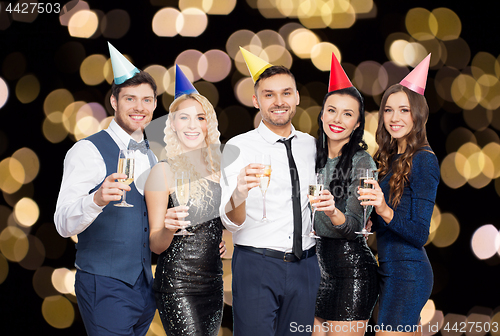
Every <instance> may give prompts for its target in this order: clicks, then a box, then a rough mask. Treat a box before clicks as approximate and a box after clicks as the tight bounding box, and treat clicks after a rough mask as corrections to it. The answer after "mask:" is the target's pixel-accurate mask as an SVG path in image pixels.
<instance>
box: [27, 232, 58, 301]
mask: <svg viewBox="0 0 500 336" xmlns="http://www.w3.org/2000/svg"><path fill="white" fill-rule="evenodd" d="M52 225H54V224H52ZM45 246H47V245H45ZM52 272H54V269H53V268H52V267H49V266H42V267H40V268H38V269H37V270H36V271H35V273H34V274H33V289H34V290H35V292H36V294H37V295H38V296H39V297H41V298H42V299H43V298H46V297H48V296H51V295H57V294H59V293H58V292H57V291H56V290H55V288H54V286H52V280H51V277H52Z"/></svg>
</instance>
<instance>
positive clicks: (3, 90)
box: [0, 77, 9, 109]
mask: <svg viewBox="0 0 500 336" xmlns="http://www.w3.org/2000/svg"><path fill="white" fill-rule="evenodd" d="M7 99H9V87H8V86H7V83H6V82H5V81H4V79H3V78H2V77H0V109H1V108H2V107H3V106H4V105H5V103H6V102H7Z"/></svg>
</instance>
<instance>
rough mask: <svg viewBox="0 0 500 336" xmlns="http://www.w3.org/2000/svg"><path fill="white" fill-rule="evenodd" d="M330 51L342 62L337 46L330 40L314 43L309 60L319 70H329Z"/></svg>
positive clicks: (330, 61)
mask: <svg viewBox="0 0 500 336" xmlns="http://www.w3.org/2000/svg"><path fill="white" fill-rule="evenodd" d="M332 53H334V54H335V57H337V59H338V60H339V63H341V62H342V55H341V54H340V50H339V48H337V46H336V45H334V44H332V43H330V42H321V43H318V44H316V45H315V46H314V47H313V48H312V50H311V61H312V62H313V64H314V66H315V67H316V68H318V69H319V70H321V71H330V68H331V63H332Z"/></svg>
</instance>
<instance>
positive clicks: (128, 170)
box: [115, 149, 135, 208]
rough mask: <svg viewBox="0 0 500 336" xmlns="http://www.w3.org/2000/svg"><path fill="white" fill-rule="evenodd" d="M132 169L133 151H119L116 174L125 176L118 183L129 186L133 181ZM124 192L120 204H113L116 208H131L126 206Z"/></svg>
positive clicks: (133, 161)
mask: <svg viewBox="0 0 500 336" xmlns="http://www.w3.org/2000/svg"><path fill="white" fill-rule="evenodd" d="M134 167H135V158H134V151H133V150H128V149H121V150H120V154H119V156H118V169H117V173H120V174H125V175H127V178H125V179H118V182H121V183H125V184H130V183H132V182H133V181H134ZM126 193H127V192H126V191H125V190H123V196H122V201H121V202H120V203H115V206H117V207H124V208H131V207H133V205H132V204H128V203H127V201H126Z"/></svg>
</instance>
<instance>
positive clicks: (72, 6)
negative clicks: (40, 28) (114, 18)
mask: <svg viewBox="0 0 500 336" xmlns="http://www.w3.org/2000/svg"><path fill="white" fill-rule="evenodd" d="M84 9H85V10H90V7H89V4H88V3H87V2H85V1H82V0H72V1H69V2H68V3H66V4H65V5H64V6H63V8H62V9H61V13H60V15H59V22H60V23H61V26H67V25H68V23H69V20H70V19H71V17H72V16H73V15H74V14H75V13H77V12H78V11H80V10H84ZM61 14H62V15H61Z"/></svg>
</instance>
